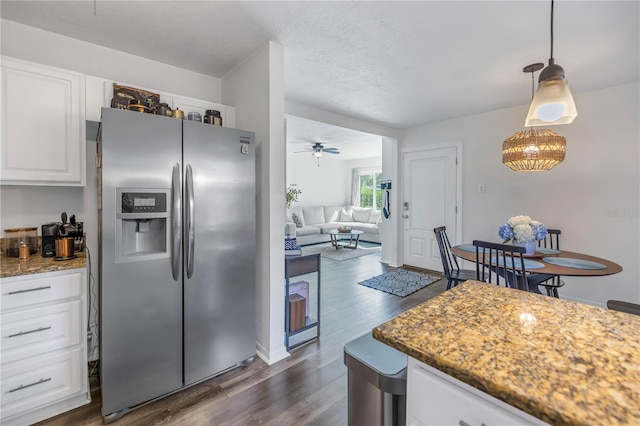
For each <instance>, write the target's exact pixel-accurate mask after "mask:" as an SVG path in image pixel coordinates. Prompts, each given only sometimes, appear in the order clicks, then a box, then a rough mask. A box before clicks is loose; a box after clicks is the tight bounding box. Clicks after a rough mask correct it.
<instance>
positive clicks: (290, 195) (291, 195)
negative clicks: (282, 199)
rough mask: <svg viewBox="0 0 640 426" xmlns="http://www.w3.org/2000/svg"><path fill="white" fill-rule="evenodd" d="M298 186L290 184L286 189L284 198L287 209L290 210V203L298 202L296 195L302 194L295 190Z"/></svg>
mask: <svg viewBox="0 0 640 426" xmlns="http://www.w3.org/2000/svg"><path fill="white" fill-rule="evenodd" d="M297 186H298V185H296V184H295V183H292V184H290V185H289V186H288V187H287V192H286V198H287V208H291V203H295V202H297V201H298V195H300V194H302V191H301V190H299V189H298V188H297Z"/></svg>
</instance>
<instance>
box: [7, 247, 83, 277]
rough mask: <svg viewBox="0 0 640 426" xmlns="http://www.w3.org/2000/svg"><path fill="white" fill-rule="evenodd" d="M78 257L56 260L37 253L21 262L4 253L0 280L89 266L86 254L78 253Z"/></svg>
mask: <svg viewBox="0 0 640 426" xmlns="http://www.w3.org/2000/svg"><path fill="white" fill-rule="evenodd" d="M76 256H77V257H76V258H75V259H69V260H55V258H53V257H42V256H41V255H40V254H39V253H36V254H32V255H31V256H29V258H28V259H25V260H20V259H18V258H17V257H6V256H4V253H3V254H2V256H0V278H7V277H17V276H20V275H30V274H40V273H42V272H54V271H64V270H67V269H76V268H84V267H85V266H86V265H87V258H86V256H85V252H84V251H82V252H78V253H76Z"/></svg>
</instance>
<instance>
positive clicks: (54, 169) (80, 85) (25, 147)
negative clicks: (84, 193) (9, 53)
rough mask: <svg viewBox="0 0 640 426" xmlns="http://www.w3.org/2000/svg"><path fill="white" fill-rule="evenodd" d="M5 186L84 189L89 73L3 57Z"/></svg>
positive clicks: (1, 167) (1, 179)
mask: <svg viewBox="0 0 640 426" xmlns="http://www.w3.org/2000/svg"><path fill="white" fill-rule="evenodd" d="M1 69H2V107H1V110H2V136H1V149H2V156H1V158H2V163H1V164H0V183H1V184H3V185H48V186H84V185H85V180H86V156H85V150H86V137H85V132H86V125H85V118H84V117H85V115H84V114H85V93H84V89H85V86H84V74H80V73H76V72H72V71H67V70H63V69H59V68H53V67H48V66H44V65H39V64H35V63H32V62H26V61H22V60H18V59H14V58H9V57H4V56H3V57H2V64H1Z"/></svg>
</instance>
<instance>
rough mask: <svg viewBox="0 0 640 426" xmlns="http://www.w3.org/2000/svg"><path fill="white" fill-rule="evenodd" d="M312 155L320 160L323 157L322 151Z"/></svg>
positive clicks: (314, 152)
mask: <svg viewBox="0 0 640 426" xmlns="http://www.w3.org/2000/svg"><path fill="white" fill-rule="evenodd" d="M311 155H313V156H314V157H317V158H320V157H322V151H313V153H312V154H311Z"/></svg>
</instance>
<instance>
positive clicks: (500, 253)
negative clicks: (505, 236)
mask: <svg viewBox="0 0 640 426" xmlns="http://www.w3.org/2000/svg"><path fill="white" fill-rule="evenodd" d="M473 245H474V246H475V247H476V279H477V280H478V281H484V282H487V283H493V284H497V285H501V284H504V285H505V286H507V287H510V288H517V289H519V290H524V291H529V284H528V282H527V274H526V270H525V268H524V257H523V255H524V253H525V252H526V249H525V248H524V247H522V246H515V245H511V244H499V243H492V242H489V241H479V240H474V241H473ZM501 278H502V280H501Z"/></svg>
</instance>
